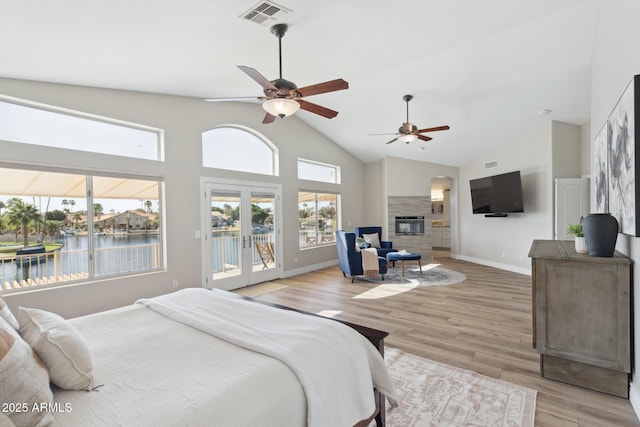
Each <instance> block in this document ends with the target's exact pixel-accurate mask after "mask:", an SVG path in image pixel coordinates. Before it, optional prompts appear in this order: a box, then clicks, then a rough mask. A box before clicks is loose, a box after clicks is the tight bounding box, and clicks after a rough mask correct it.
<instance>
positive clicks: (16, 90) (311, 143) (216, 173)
mask: <svg viewBox="0 0 640 427" xmlns="http://www.w3.org/2000/svg"><path fill="white" fill-rule="evenodd" d="M0 94H2V95H6V96H12V97H17V98H23V99H27V100H31V101H36V102H41V103H45V104H50V105H55V106H59V107H64V108H69V109H73V110H78V111H82V112H88V113H92V114H97V115H101V116H105V117H110V118H114V119H119V120H124V121H128V122H133V123H138V124H142V125H147V126H152V127H156V128H161V129H164V130H165V159H166V161H165V162H151V161H150V162H148V163H145V165H146V166H145V168H146V170H143V171H138V172H142V173H149V174H152V175H163V176H164V177H165V183H166V185H165V195H166V198H165V206H166V211H165V215H166V217H165V218H164V219H165V220H166V222H165V224H166V251H167V258H166V262H167V271H166V272H160V273H150V274H144V275H139V276H135V277H128V278H125V279H110V280H104V281H100V282H94V283H91V284H87V285H74V286H66V287H57V288H49V289H41V290H30V291H24V292H21V293H20V294H13V293H11V294H7V293H4V294H3V297H6V301H7V303H8V304H9V305H10V306H11V307H12V308H15V306H17V305H24V306H29V307H39V308H42V309H45V310H51V311H55V312H58V313H60V314H61V315H63V316H65V317H73V316H78V315H82V314H86V313H91V312H95V311H100V310H104V309H108V308H112V307H117V306H121V305H126V304H130V303H132V302H133V301H135V300H136V299H138V298H142V297H150V296H155V295H159V294H162V293H166V292H170V291H173V290H175V289H173V288H172V287H171V283H172V280H174V279H176V280H178V283H179V287H198V286H201V271H202V268H201V255H200V240H198V239H196V238H195V231H196V230H199V228H200V209H201V196H200V180H201V177H213V178H216V177H217V178H226V179H240V180H247V181H252V182H256V181H260V182H267V183H280V184H282V187H283V194H282V199H283V211H284V212H283V224H284V230H283V236H284V242H283V246H284V251H283V255H284V256H283V259H282V262H283V266H284V273H283V276H287V275H292V274H295V273H297V272H300V271H305V270H312V269H315V268H317V266H324V265H326V264H335V263H336V249H335V247H334V246H329V247H323V248H314V249H307V250H299V248H298V234H297V233H298V230H297V227H298V202H297V192H298V189H299V187H298V181H297V158H298V157H302V158H305V159H311V160H316V161H319V162H325V163H330V164H337V165H338V166H340V167H341V171H342V183H343V184H342V185H337V186H335V189H337V190H339V191H340V192H341V194H342V215H343V218H346V219H347V220H348V221H351V222H353V223H358V222H361V221H363V219H364V215H363V213H364V205H365V203H364V202H365V197H364V187H363V180H362V177H363V175H364V164H363V163H362V162H360V160H358V159H356V158H355V157H353V156H351V155H350V154H349V153H347V152H346V151H345V150H344V149H342V148H340V147H339V146H338V145H336V144H335V143H333V142H332V141H330V140H329V139H327V138H325V137H324V136H322V135H321V134H319V133H318V132H317V131H315V130H314V129H312V128H310V127H309V126H307V125H305V124H304V123H302V122H301V121H300V120H298V119H297V118H296V117H295V116H294V117H290V118H287V119H286V120H282V121H277V122H276V123H274V124H271V125H262V124H261V123H260V122H261V121H262V117H263V116H264V111H263V110H262V108H261V107H260V106H259V105H256V104H246V103H244V104H243V103H208V102H204V101H202V100H201V99H196V98H187V97H177V96H168V95H157V94H149V93H140V92H128V91H117V90H104V89H95V88H86V87H80V86H68V85H58V84H46V83H36V82H29V81H20V80H11V79H0ZM299 114H309V113H306V112H300V113H299ZM334 120H340V119H339V118H336V119H334ZM223 124H238V125H243V126H247V127H250V128H253V129H255V130H257V131H258V132H260V133H262V134H263V135H265V136H266V137H267V138H269V139H270V140H271V141H272V142H273V143H274V144H275V145H276V146H277V147H278V148H279V150H280V176H279V177H272V176H264V175H256V174H250V173H244V172H232V171H223V170H216V169H209V168H203V167H202V159H201V157H202V154H201V145H200V144H201V134H202V132H203V131H206V130H208V129H211V128H213V127H216V126H219V125H223ZM0 161H15V162H27V163H37V164H43V165H46V164H52V163H53V164H56V165H66V166H68V167H76V168H85V169H98V170H112V171H122V170H123V168H124V167H125V166H126V165H127V163H129V161H128V160H127V159H126V158H121V157H115V156H107V155H95V154H90V153H82V152H74V151H72V150H67V152H66V153H63V155H60V150H53V149H49V148H47V147H37V146H32V145H25V144H16V143H9V142H3V141H0ZM304 185H305V188H303V189H308V190H315V189H318V188H313V187H317V186H318V184H314V183H305V184H304ZM296 259H297V262H296Z"/></svg>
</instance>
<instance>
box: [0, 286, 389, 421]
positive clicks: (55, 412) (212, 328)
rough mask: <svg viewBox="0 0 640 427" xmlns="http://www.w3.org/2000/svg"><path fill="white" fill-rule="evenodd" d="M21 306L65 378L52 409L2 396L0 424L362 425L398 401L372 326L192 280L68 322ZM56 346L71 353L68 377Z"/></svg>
mask: <svg viewBox="0 0 640 427" xmlns="http://www.w3.org/2000/svg"><path fill="white" fill-rule="evenodd" d="M19 311H20V312H19V313H18V316H17V317H18V321H19V335H21V336H22V338H24V340H25V341H26V342H27V343H28V344H30V346H31V348H32V349H33V350H34V353H35V354H37V355H38V356H41V359H42V361H43V362H44V365H46V366H47V367H49V375H50V376H51V382H52V383H54V384H56V383H60V381H63V382H64V381H67V383H63V386H64V387H63V388H61V387H58V386H55V385H54V386H53V393H52V400H51V402H50V403H48V405H46V407H42V406H41V407H34V406H28V407H23V408H19V407H18V406H15V405H14V407H13V408H10V407H7V406H6V404H5V403H3V408H0V409H2V411H0V416H3V418H0V426H4V424H3V422H5V423H6V425H12V424H9V422H11V421H13V422H14V425H16V426H17V427H19V424H20V423H21V422H23V421H24V420H23V419H21V416H24V415H29V416H34V415H36V416H41V415H43V413H44V412H46V411H45V410H44V409H49V411H48V414H44V416H42V417H40V418H39V419H38V420H37V422H38V423H39V424H34V421H33V420H31V421H29V423H31V424H26V425H48V423H51V422H52V421H53V420H55V424H54V425H55V426H60V427H67V426H69V427H70V426H88V425H107V424H108V425H120V426H177V425H179V426H212V425H215V426H233V427H241V426H258V425H259V426H267V427H268V426H274V427H276V426H277V427H280V426H285V425H286V426H305V425H308V426H311V427H314V426H329V425H330V426H352V425H358V426H360V425H362V426H365V425H368V424H369V421H371V420H372V419H373V418H374V416H376V415H377V417H376V421H377V424H378V425H382V424H384V396H386V397H387V399H388V400H389V402H390V403H391V404H392V405H395V403H396V401H395V397H394V389H393V385H392V382H391V378H390V376H389V372H388V371H387V368H386V366H385V364H384V360H383V358H382V356H381V354H380V352H379V350H381V348H376V346H374V345H372V343H371V342H370V341H369V340H368V339H367V338H366V337H365V335H366V334H365V335H363V334H362V333H360V332H357V331H356V329H354V328H352V327H350V326H346V325H344V324H342V323H341V322H338V321H334V320H331V319H326V318H321V317H319V316H314V315H308V314H303V313H300V312H297V311H295V310H283V309H281V308H278V307H274V306H273V305H268V304H261V303H257V302H255V301H251V300H250V299H247V298H244V297H239V296H238V295H236V294H230V293H227V292H220V291H211V290H206V289H196V288H189V289H183V290H181V291H178V292H175V293H172V294H167V295H163V296H159V297H156V298H151V299H146V300H141V301H138V302H137V303H136V304H133V305H131V306H126V307H122V308H118V309H115V310H109V311H105V312H101V313H96V314H92V315H88V316H84V317H79V318H75V319H71V320H69V321H65V320H63V319H62V318H59V316H57V315H55V314H52V313H47V312H41V311H40V310H35V309H23V308H20V309H19ZM5 315H6V313H5ZM52 319H53V320H52ZM54 320H55V321H54ZM4 322H5V326H6V324H7V323H9V322H8V321H6V320H5V321H4ZM33 323H35V324H36V326H34V325H33ZM352 326H355V325H352ZM56 328H58V329H57V330H56ZM5 329H6V327H5ZM365 329H366V328H365ZM0 330H1V329H0ZM34 331H35V332H34ZM61 331H62V332H61ZM56 334H57V336H56ZM74 334H75V335H74ZM68 336H72V337H73V338H74V339H75V340H76V341H73V342H72V343H71V344H68V343H67V344H65V343H64V342H63V340H62V339H60V337H68ZM43 337H44V338H43ZM369 339H371V335H369ZM56 340H58V342H55V341H56ZM52 342H54V344H55V345H53V348H51V346H52ZM43 345H45V346H49V347H50V348H49V349H46V348H45V349H44V350H43V349H42V348H40V347H41V346H43ZM65 345H66V346H67V348H62V349H61V348H60V347H61V346H62V347H64V346H65ZM85 346H86V347H85ZM1 348H2V345H1V341H0V349H1ZM47 351H49V352H51V351H58V352H62V354H63V355H62V356H61V354H57V355H56V357H57V360H58V361H59V360H60V359H63V362H64V363H65V364H66V365H65V366H63V369H62V373H64V375H65V376H61V375H60V374H61V370H60V369H58V368H60V366H57V365H56V363H57V362H56V359H55V358H53V359H52V355H51V354H47ZM73 352H77V353H78V354H79V355H78V356H73ZM0 353H1V352H0ZM87 353H88V354H87ZM0 356H1V354H0ZM5 359H6V358H5ZM3 363H4V360H2V358H1V357H0V376H2V375H3ZM5 367H6V366H5ZM70 376H71V377H70ZM59 378H61V379H59ZM3 381H4V379H3ZM374 388H375V390H376V391H375V393H374ZM45 394H46V393H45ZM381 396H382V397H381ZM0 397H2V398H5V397H4V396H0ZM5 399H6V398H5ZM40 399H41V400H44V401H46V399H47V397H46V396H44V397H41V398H40ZM14 403H20V402H19V401H16V402H14ZM36 403H37V402H36ZM27 408H28V409H29V411H25V412H24V413H17V414H16V413H15V412H14V413H13V417H12V416H11V414H10V411H9V410H10V409H18V410H20V409H27ZM34 408H36V409H35V413H34ZM41 412H42V413H41ZM3 414H4V415H3ZM7 418H8V419H9V420H7ZM16 420H17V421H18V422H15V421H16Z"/></svg>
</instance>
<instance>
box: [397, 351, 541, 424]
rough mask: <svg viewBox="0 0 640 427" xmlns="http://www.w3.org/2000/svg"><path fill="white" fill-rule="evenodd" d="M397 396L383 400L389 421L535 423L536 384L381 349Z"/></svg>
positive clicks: (403, 422) (407, 422)
mask: <svg viewBox="0 0 640 427" xmlns="http://www.w3.org/2000/svg"><path fill="white" fill-rule="evenodd" d="M385 361H386V363H387V366H388V367H389V370H390V372H391V377H392V379H393V382H394V384H395V386H396V393H397V395H398V400H399V402H400V404H399V406H398V407H396V408H389V406H388V405H387V426H388V427H422V426H447V427H455V426H496V427H498V426H504V427H506V426H510V427H515V426H518V427H528V426H533V425H534V418H535V411H536V393H537V392H536V390H534V389H530V388H527V387H522V386H519V385H517V384H512V383H509V382H506V381H502V380H498V379H495V378H491V377H487V376H485V375H481V374H478V373H476V372H473V371H469V370H465V369H460V368H456V367H454V366H449V365H446V364H443V363H439V362H435V361H432V360H428V359H425V358H422V357H419V356H415V355H413V354H410V353H406V352H404V351H402V350H399V349H396V348H389V347H387V348H386V349H385Z"/></svg>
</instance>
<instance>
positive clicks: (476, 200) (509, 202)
mask: <svg viewBox="0 0 640 427" xmlns="http://www.w3.org/2000/svg"><path fill="white" fill-rule="evenodd" d="M469 185H470V186H471V206H472V207H473V213H474V214H485V216H494V217H502V216H507V214H510V213H513V212H524V204H523V202H522V182H521V180H520V171H515V172H508V173H503V174H500V175H493V176H488V177H486V178H478V179H472V180H470V181H469Z"/></svg>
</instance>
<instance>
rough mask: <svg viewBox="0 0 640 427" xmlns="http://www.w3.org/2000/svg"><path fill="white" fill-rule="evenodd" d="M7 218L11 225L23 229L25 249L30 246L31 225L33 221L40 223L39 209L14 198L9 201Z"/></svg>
mask: <svg viewBox="0 0 640 427" xmlns="http://www.w3.org/2000/svg"><path fill="white" fill-rule="evenodd" d="M7 218H8V220H9V224H10V225H13V226H15V227H16V228H17V227H18V225H19V226H20V227H21V229H22V239H23V241H22V243H23V245H24V247H25V248H26V247H28V246H29V224H30V223H31V222H32V221H38V220H39V218H40V214H39V213H38V209H37V208H36V207H35V206H34V205H31V204H29V203H25V202H23V201H22V200H21V199H18V198H15V197H14V198H13V199H11V200H10V201H9V209H8V210H7Z"/></svg>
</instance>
